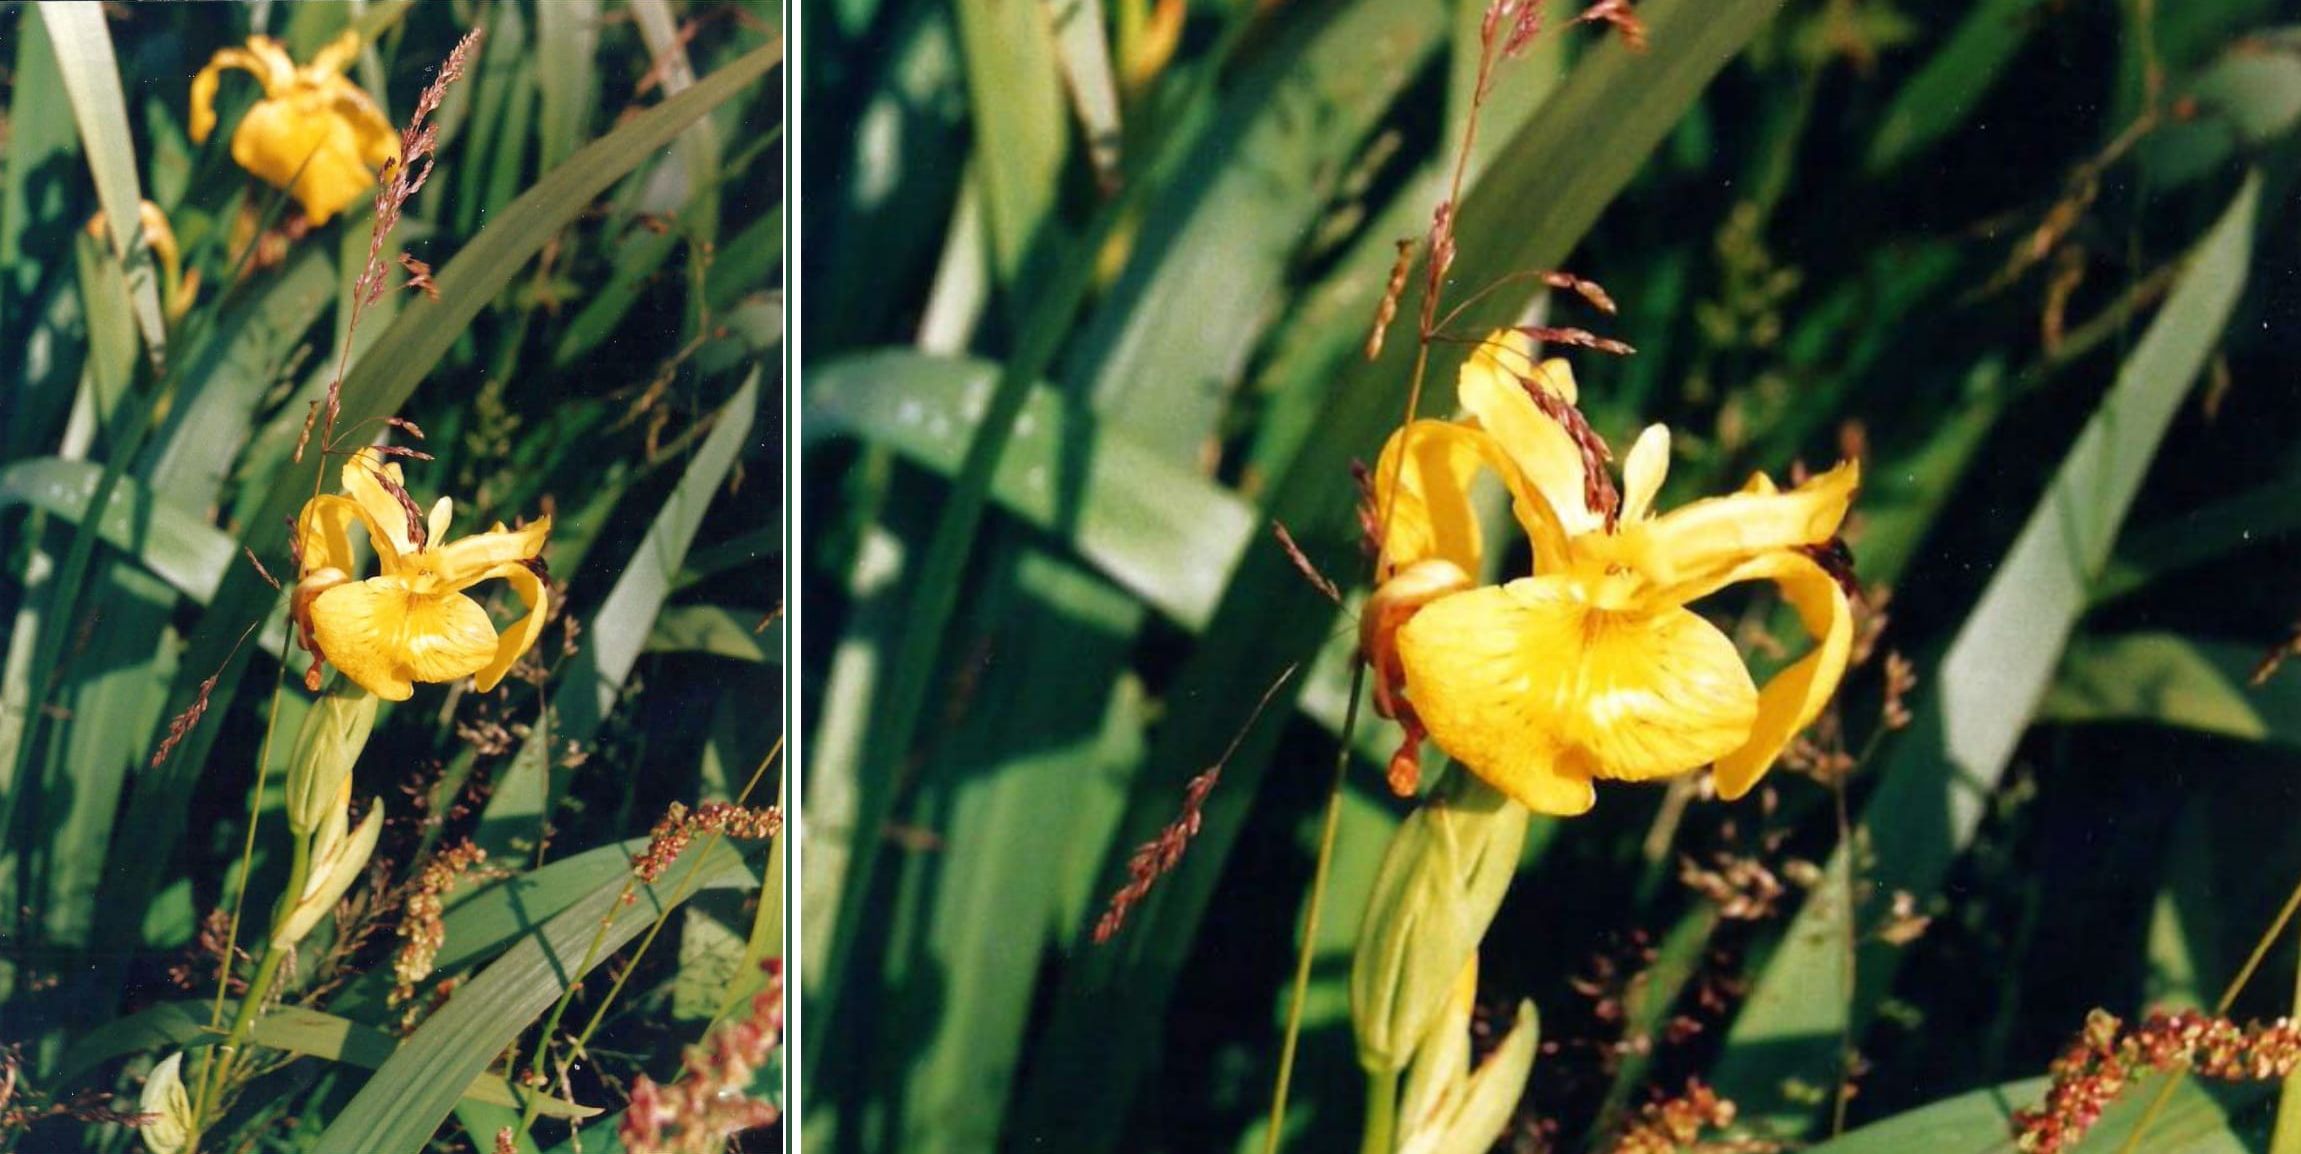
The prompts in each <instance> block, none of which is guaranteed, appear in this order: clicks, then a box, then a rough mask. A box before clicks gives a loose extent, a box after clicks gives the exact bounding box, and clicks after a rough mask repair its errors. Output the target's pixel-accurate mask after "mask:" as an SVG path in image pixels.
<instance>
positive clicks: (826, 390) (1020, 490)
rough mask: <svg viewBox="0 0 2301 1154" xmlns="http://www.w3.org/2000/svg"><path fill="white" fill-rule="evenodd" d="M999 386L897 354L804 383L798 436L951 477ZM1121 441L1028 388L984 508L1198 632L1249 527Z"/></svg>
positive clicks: (938, 361) (967, 368)
mask: <svg viewBox="0 0 2301 1154" xmlns="http://www.w3.org/2000/svg"><path fill="white" fill-rule="evenodd" d="M998 373H999V369H998V366H997V365H993V364H989V363H987V362H983V361H976V360H969V359H962V358H947V357H933V356H925V355H922V354H918V353H912V352H905V351H896V350H889V351H886V352H879V353H866V354H863V355H860V356H857V357H854V358H851V359H846V360H840V361H836V362H832V363H830V364H826V365H823V366H821V367H818V368H815V369H811V370H810V371H809V373H808V378H809V388H808V394H807V400H806V404H805V410H804V412H803V414H802V416H801V420H800V428H801V429H802V431H803V432H802V435H803V436H805V437H807V438H810V439H812V438H818V437H823V436H827V435H845V436H854V437H861V438H864V439H867V440H869V441H871V442H873V443H876V444H883V445H886V446H888V447H889V448H892V449H894V450H895V451H896V452H898V453H901V454H902V455H904V456H905V457H908V458H910V459H911V460H913V461H916V462H918V463H919V464H921V465H924V466H926V467H928V468H930V469H933V470H935V471H936V472H938V473H945V474H950V473H956V472H957V471H958V468H959V465H960V463H961V460H962V458H964V457H965V455H966V450H967V445H968V443H969V442H970V441H971V440H972V439H973V437H974V436H975V433H976V430H977V427H978V426H979V423H980V422H981V420H982V416H983V405H984V401H985V399H986V398H987V397H988V396H989V393H990V389H991V386H992V384H993V382H994V380H995V379H996V378H997V376H998ZM1126 428H1127V426H1125V425H1123V424H1120V423H1105V422H1101V421H1097V420H1095V419H1093V418H1090V417H1087V416H1085V415H1084V414H1081V413H1080V412H1078V411H1077V409H1076V408H1075V407H1073V406H1071V405H1068V404H1066V403H1065V402H1064V401H1063V400H1062V398H1060V397H1059V396H1057V395H1056V394H1054V393H1053V392H1052V391H1051V390H1048V389H1046V388H1044V387H1040V388H1037V389H1034V390H1033V391H1032V393H1031V396H1030V398H1029V400H1027V401H1025V402H1024V404H1023V411H1022V415H1021V416H1019V417H1017V418H1016V420H1015V428H1014V433H1013V435H1012V439H1011V440H1010V441H1009V442H1008V447H1007V451H1006V453H1005V454H1004V455H1002V456H1001V457H1000V458H999V464H998V468H997V470H996V471H995V472H994V473H993V474H992V477H991V490H990V492H991V497H992V499H994V500H996V501H997V502H998V503H999V504H1000V505H1001V506H1003V507H1005V508H1006V509H1007V510H1008V511H1009V512H1011V513H1014V514H1015V515H1017V516H1020V517H1021V518H1022V519H1023V520H1025V521H1026V522H1028V523H1030V524H1033V525H1036V526H1039V527H1041V528H1044V529H1049V530H1053V531H1055V532H1057V533H1060V534H1062V535H1063V536H1064V537H1065V538H1066V539H1067V540H1068V541H1069V543H1070V544H1071V545H1072V547H1073V548H1075V549H1076V550H1077V551H1078V553H1079V554H1080V556H1082V557H1084V558H1086V559H1087V560H1088V561H1090V562H1093V563H1094V564H1095V565H1096V566H1097V567H1098V568H1100V569H1101V570H1102V571H1103V572H1104V573H1105V574H1107V575H1108V576H1109V577H1110V578H1111V579H1112V580H1113V581H1116V582H1118V583H1119V584H1120V585H1121V586H1124V587H1125V588H1126V589H1128V590H1129V591H1130V592H1132V593H1134V594H1135V595H1136V596H1138V597H1141V598H1142V599H1143V600H1144V601H1145V602H1147V603H1149V604H1150V605H1151V606H1152V607H1153V608H1155V609H1157V610H1159V611H1160V612H1162V613H1165V614H1166V615H1167V616H1169V617H1171V618H1173V619H1175V620H1176V621H1178V622H1180V623H1182V624H1183V625H1185V626H1187V627H1190V628H1193V629H1196V628H1198V627H1201V626H1203V625H1204V624H1205V623H1206V620H1207V618H1208V616H1209V615H1210V614H1211V613H1212V612H1213V609H1214V605H1215V602H1216V600H1217V598H1219V597H1220V595H1221V593H1222V583H1223V580H1224V576H1225V574H1227V573H1228V572H1229V571H1230V569H1231V567H1232V564H1233V561H1234V559H1235V558H1236V557H1237V556H1238V555H1239V554H1240V553H1241V552H1242V551H1244V550H1245V549H1246V548H1248V547H1249V538H1251V537H1252V535H1253V532H1254V529H1253V515H1252V514H1251V513H1250V512H1249V510H1248V508H1247V506H1246V504H1245V503H1244V502H1241V501H1240V500H1238V498H1236V497H1233V496H1231V495H1230V494H1228V493H1226V492H1224V491H1223V490H1222V489H1220V488H1218V487H1216V486H1215V485H1213V484H1212V483H1210V482H1208V481H1207V480H1206V479H1205V478H1203V477H1200V476H1198V475H1197V474H1195V473H1192V472H1191V471H1189V470H1188V469H1186V468H1184V467H1181V466H1178V465H1175V464H1173V463H1171V462H1170V461H1169V460H1168V459H1167V458H1166V457H1165V456H1163V455H1161V454H1160V453H1159V452H1157V451H1156V450H1154V449H1153V448H1151V447H1150V446H1148V445H1145V444H1143V443H1142V442H1140V441H1139V440H1138V439H1136V438H1135V437H1133V436H1131V435H1129V434H1128V433H1127V432H1126Z"/></svg>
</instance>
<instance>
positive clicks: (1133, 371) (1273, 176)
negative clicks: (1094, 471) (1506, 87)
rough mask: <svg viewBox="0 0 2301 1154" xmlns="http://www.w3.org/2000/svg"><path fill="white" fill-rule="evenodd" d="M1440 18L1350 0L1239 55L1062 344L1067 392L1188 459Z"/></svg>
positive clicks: (1370, 0)
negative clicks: (1114, 276)
mask: <svg viewBox="0 0 2301 1154" xmlns="http://www.w3.org/2000/svg"><path fill="white" fill-rule="evenodd" d="M1446 32H1447V20H1446V15H1445V6H1444V5H1442V4H1440V3H1438V2H1437V0H1361V2H1359V3H1353V4H1348V5H1342V6H1338V7H1337V8H1336V9H1335V10H1334V11H1333V12H1332V13H1331V15H1330V16H1329V17H1328V18H1325V19H1321V20H1318V21H1307V22H1303V23H1301V24H1299V25H1297V27H1296V30H1295V32H1294V33H1293V34H1292V35H1291V38H1290V40H1289V41H1288V42H1287V43H1286V44H1284V45H1282V46H1278V47H1274V49H1273V50H1272V51H1270V52H1269V53H1267V54H1265V56H1264V58H1263V59H1262V60H1261V61H1260V62H1259V63H1258V64H1256V65H1255V66H1253V67H1250V68H1248V69H1247V70H1245V71H1244V73H1243V74H1242V75H1241V76H1240V78H1239V80H1238V83H1237V85H1236V86H1235V87H1234V88H1231V89H1230V90H1229V91H1227V92H1226V93H1225V94H1224V97H1223V100H1222V102H1221V104H1220V105H1218V106H1217V107H1216V109H1215V110H1214V112H1213V114H1212V119H1213V122H1214V124H1215V125H1216V126H1217V127H1213V128H1210V129H1208V130H1207V131H1205V132H1204V133H1203V134H1202V136H1201V138H1200V139H1199V140H1198V141H1196V142H1194V145H1193V147H1192V148H1191V149H1190V151H1189V152H1188V153H1187V154H1186V155H1185V156H1183V157H1182V158H1181V159H1180V160H1179V161H1177V162H1175V164H1174V165H1173V167H1174V168H1175V169H1176V172H1175V173H1174V175H1173V176H1172V177H1169V178H1166V183H1165V184H1164V185H1162V188H1161V193H1160V196H1159V198H1158V199H1157V200H1156V201H1155V202H1154V203H1153V206H1152V208H1151V209H1150V211H1149V212H1148V214H1147V215H1146V217H1145V219H1144V221H1143V224H1142V228H1141V229H1140V230H1139V231H1138V232H1137V233H1136V234H1135V237H1134V239H1133V241H1132V245H1131V251H1132V252H1133V253H1134V258H1133V259H1132V260H1131V261H1130V262H1129V264H1128V267H1127V271H1126V273H1125V274H1124V275H1123V276H1121V277H1120V278H1119V280H1118V282H1117V283H1116V284H1114V285H1113V286H1111V289H1110V292H1109V293H1108V294H1107V295H1106V296H1105V297H1104V298H1103V300H1102V301H1101V302H1100V303H1099V304H1098V305H1097V306H1096V307H1095V310H1094V313H1093V315H1092V317H1091V318H1090V320H1089V322H1088V324H1087V327H1086V330H1085V332H1084V333H1083V334H1081V337H1080V339H1079V343H1078V345H1077V347H1076V348H1075V349H1074V350H1073V353H1072V355H1071V356H1070V358H1069V361H1070V369H1071V372H1070V373H1069V374H1068V375H1070V376H1072V377H1074V378H1075V379H1076V381H1077V386H1078V391H1077V392H1075V393H1073V394H1072V395H1074V396H1081V397H1091V398H1092V403H1093V406H1094V411H1095V412H1096V413H1097V414H1098V415H1100V416H1103V417H1105V418H1106V419H1109V420H1112V421H1115V422H1116V423H1117V424H1118V425H1119V427H1122V428H1125V429H1128V430H1131V431H1133V432H1134V434H1135V435H1136V436H1137V437H1139V438H1141V439H1142V440H1143V442H1144V443H1145V444H1146V445H1147V446H1148V447H1149V448H1151V449H1153V450H1155V451H1156V452H1158V453H1159V455H1161V456H1162V457H1164V458H1165V459H1167V460H1169V461H1172V462H1175V463H1177V464H1186V465H1187V464H1188V463H1189V462H1191V461H1192V460H1193V459H1194V458H1195V457H1196V455H1197V454H1198V452H1199V450H1200V447H1201V445H1202V444H1203V443H1204V442H1205V440H1206V438H1207V437H1208V436H1210V435H1213V433H1214V431H1215V426H1216V421H1217V419H1218V418H1219V417H1220V415H1221V414H1222V412H1223V411H1224V410H1225V409H1226V408H1227V407H1228V405H1229V403H1230V399H1231V394H1232V392H1233V390H1234V389H1235V388H1236V387H1237V386H1238V383H1239V377H1240V375H1241V371H1242V369H1243V368H1244V366H1245V365H1246V364H1247V362H1248V360H1249V357H1250V356H1251V354H1252V353H1253V351H1254V348H1255V346H1256V344H1257V342H1259V341H1260V340H1261V339H1262V338H1263V336H1264V335H1265V334H1266V332H1267V331H1268V329H1269V326H1270V324H1271V322H1272V320H1273V319H1274V318H1275V317H1276V316H1277V315H1278V314H1279V313H1280V311H1281V307H1282V305H1283V303H1284V301H1285V296H1286V291H1287V287H1288V286H1287V284H1286V280H1287V277H1288V275H1289V274H1291V273H1292V272H1294V270H1295V267H1296V264H1297V262H1299V261H1301V260H1302V259H1303V249H1304V247H1305V246H1306V245H1308V244H1311V243H1313V240H1314V238H1313V235H1312V234H1313V227H1314V225H1315V224H1316V223H1317V221H1318V219H1319V218H1320V216H1321V215H1323V214H1324V213H1325V212H1327V211H1328V210H1327V205H1328V203H1329V201H1331V200H1332V199H1333V198H1334V196H1335V195H1336V186H1337V185H1338V184H1339V183H1340V182H1341V181H1342V180H1343V179H1344V177H1345V176H1346V174H1348V173H1349V172H1350V171H1351V164H1350V161H1351V157H1352V155H1353V154H1354V153H1355V151H1356V150H1357V148H1358V146H1359V145H1360V144H1361V142H1362V139H1363V137H1364V136H1365V134H1366V133H1367V132H1369V131H1370V130H1372V129H1373V128H1374V127H1375V126H1376V125H1377V123H1378V122H1379V121H1380V119H1381V118H1382V116H1383V115H1384V114H1385V113H1386V112H1388V111H1389V110H1390V109H1391V106H1392V104H1393V103H1394V102H1395V101H1396V99H1397V98H1398V95H1399V92H1400V90H1402V89H1404V88H1405V87H1406V86H1407V85H1408V83H1409V82H1411V81H1412V80H1413V79H1414V77H1415V75H1416V74H1417V73H1418V72H1420V71H1421V70H1422V69H1423V67H1424V66H1425V65H1427V64H1428V62H1429V60H1430V58H1431V56H1432V54H1433V52H1434V51H1435V50H1436V49H1437V48H1438V47H1439V46H1440V45H1442V44H1443V43H1445V39H1446ZM1521 79H1525V78H1523V77H1520V76H1517V75H1513V76H1511V78H1510V80H1511V83H1512V85H1513V86H1515V84H1516V83H1517V81H1519V80H1521ZM1242 156H1250V157H1253V158H1254V160H1253V162H1252V163H1240V162H1239V161H1240V158H1241V157H1242ZM1429 211H1430V208H1429V206H1428V205H1427V204H1423V205H1416V206H1414V209H1413V212H1414V214H1415V215H1416V216H1418V217H1423V218H1427V216H1428V214H1429ZM1382 247H1384V248H1385V249H1387V248H1388V238H1385V240H1384V242H1383V245H1382ZM1385 271H1387V269H1385ZM1371 315H1372V310H1371V308H1369V310H1368V312H1367V314H1366V315H1365V316H1360V317H1355V318H1352V320H1351V322H1349V324H1350V327H1353V328H1357V327H1360V326H1363V325H1364V324H1365V322H1366V320H1367V318H1368V317H1370V316H1371ZM1361 336H1362V337H1363V333H1361Z"/></svg>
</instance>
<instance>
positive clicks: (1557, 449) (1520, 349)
mask: <svg viewBox="0 0 2301 1154" xmlns="http://www.w3.org/2000/svg"><path fill="white" fill-rule="evenodd" d="M1533 347H1534V346H1533V341H1532V340H1531V339H1530V338H1528V337H1527V336H1526V335H1525V334H1524V333H1520V332H1515V331H1511V332H1501V333H1496V334H1494V335H1492V336H1489V337H1488V338H1487V339H1486V341H1485V343H1484V344H1482V345H1480V346H1479V348H1478V351H1477V352H1476V353H1474V354H1472V355H1471V357H1470V359H1469V360H1468V361H1466V362H1464V363H1463V365H1462V375H1461V377H1460V379H1459V380H1458V382H1457V384H1456V388H1455V393H1456V397H1457V399H1459V400H1460V401H1461V403H1462V407H1463V408H1464V409H1465V410H1467V411H1468V412H1469V413H1470V414H1471V415H1472V416H1474V417H1476V418H1478V424H1479V426H1480V427H1482V428H1484V429H1485V430H1486V431H1487V432H1488V433H1490V434H1492V435H1493V437H1494V441H1495V444H1497V445H1499V446H1500V447H1501V450H1502V452H1503V453H1504V454H1505V455H1507V456H1508V457H1509V459H1510V460H1511V461H1512V462H1513V463H1515V464H1516V465H1517V468H1518V472H1519V473H1521V474H1522V475H1524V477H1525V478H1526V481H1527V483H1528V484H1529V485H1530V486H1531V487H1532V489H1533V491H1534V492H1536V493H1538V494H1540V495H1541V497H1542V499H1543V500H1544V501H1545V502H1547V503H1548V505H1549V507H1550V512H1551V515H1552V519H1554V520H1555V521H1557V523H1558V524H1560V525H1561V526H1563V527H1564V528H1565V530H1566V532H1567V534H1568V535H1570V536H1579V535H1581V534H1583V533H1587V532H1590V531H1592V530H1594V529H1597V528H1600V527H1602V526H1603V525H1604V524H1605V517H1604V515H1603V514H1602V513H1600V512H1594V511H1592V510H1591V509H1590V507H1589V501H1588V498H1587V495H1586V493H1585V489H1584V480H1585V476H1586V475H1585V473H1584V472H1583V469H1582V450H1581V447H1580V446H1579V445H1577V444H1576V443H1575V441H1574V437H1573V435H1572V434H1570V433H1568V432H1567V431H1566V429H1565V427H1564V426H1562V425H1560V424H1559V423H1558V422H1557V421H1555V420H1552V419H1551V418H1550V416H1549V414H1547V413H1544V412H1543V411H1542V410H1541V408H1540V407H1539V406H1537V405H1536V404H1535V403H1534V398H1533V397H1531V396H1529V395H1528V394H1527V391H1526V390H1527V389H1528V388H1535V389H1540V390H1542V391H1543V392H1545V393H1547V394H1549V395H1550V396H1553V397H1555V398H1557V399H1558V400H1560V401H1561V402H1563V403H1565V404H1569V405H1571V404H1573V403H1574V398H1575V388H1574V371H1573V370H1572V369H1571V368H1569V367H1568V366H1567V364H1566V362H1564V361H1559V360H1551V361H1544V362H1542V363H1541V364H1536V363H1534V360H1533V358H1532V351H1533ZM1528 529H1529V531H1531V530H1532V529H1533V526H1532V525H1529V526H1528Z"/></svg>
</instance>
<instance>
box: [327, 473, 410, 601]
mask: <svg viewBox="0 0 2301 1154" xmlns="http://www.w3.org/2000/svg"><path fill="white" fill-rule="evenodd" d="M337 479H338V480H340V481H341V482H342V483H343V487H344V492H345V493H348V494H350V495H351V499H352V500H354V501H357V502H359V506H360V508H361V509H362V510H364V511H365V512H366V513H367V518H368V523H369V525H370V526H371V527H372V528H373V529H375V530H376V531H377V532H380V533H382V534H383V536H384V542H385V543H386V544H388V545H390V546H391V549H390V550H389V551H388V553H387V554H386V558H385V561H384V571H385V572H387V573H389V572H392V571H393V568H394V567H395V566H396V565H397V563H398V560H399V555H400V554H403V553H413V552H415V542H414V541H412V540H410V539H409V537H408V533H407V508H406V506H403V505H401V504H400V503H399V498H397V497H394V496H392V493H391V490H390V489H388V488H386V487H385V486H384V482H385V481H389V482H391V483H392V484H393V485H397V486H399V487H400V491H401V492H403V493H404V492H406V491H407V488H406V480H405V478H404V477H403V476H402V475H401V473H400V467H399V462H397V461H386V460H384V459H383V455H382V454H380V453H378V452H376V451H375V450H374V449H373V448H366V449H361V450H360V451H359V452H356V453H353V454H352V457H351V460H348V461H345V462H344V467H343V470H342V472H341V473H339V474H338V478H337ZM377 552H379V553H385V552H386V551H385V550H382V549H378V550H377Z"/></svg>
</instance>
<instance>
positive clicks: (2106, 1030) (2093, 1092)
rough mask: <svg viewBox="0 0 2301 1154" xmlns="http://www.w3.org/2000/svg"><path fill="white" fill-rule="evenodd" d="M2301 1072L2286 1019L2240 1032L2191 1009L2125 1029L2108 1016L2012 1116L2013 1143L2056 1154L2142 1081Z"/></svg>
mask: <svg viewBox="0 0 2301 1154" xmlns="http://www.w3.org/2000/svg"><path fill="white" fill-rule="evenodd" d="M2296 1066H2301V1025H2296V1024H2295V1023H2294V1022H2293V1020H2292V1019H2290V1018H2279V1019H2277V1020H2276V1021H2274V1022H2269V1023H2267V1024H2262V1023H2250V1024H2247V1025H2243V1026H2240V1025H2238V1024H2236V1023H2235V1022H2232V1021H2230V1020H2229V1019H2227V1018H2224V1017H2218V1016H2213V1015H2207V1014H2203V1013H2199V1012H2197V1011H2195V1010H2183V1011H2180V1012H2178V1013H2164V1012H2159V1013H2154V1014H2151V1015H2149V1016H2148V1017H2147V1018H2144V1019H2142V1022H2141V1025H2140V1026H2138V1027H2136V1028H2134V1029H2132V1030H2127V1029H2126V1028H2125V1023H2124V1022H2123V1021H2121V1020H2119V1019H2118V1017H2117V1016H2116V1015H2114V1014H2111V1013H2109V1012H2108V1011H2106V1010H2095V1011H2093V1012H2092V1013H2091V1014H2088V1015H2086V1019H2085V1029H2084V1030H2083V1031H2082V1032H2080V1033H2079V1034H2078V1036H2077V1038H2076V1039H2075V1040H2074V1041H2072V1042H2071V1043H2070V1044H2069V1048H2068V1049H2067V1050H2064V1051H2063V1052H2062V1055H2061V1057H2059V1058H2056V1059H2054V1062H2053V1065H2052V1067H2051V1072H2052V1074H2053V1085H2052V1086H2051V1087H2050V1088H2048V1089H2047V1090H2046V1092H2045V1101H2043V1102H2041V1103H2039V1104H2038V1106H2037V1107H2036V1108H2035V1109H2031V1110H2017V1111H2015V1112H2014V1116H2013V1132H2014V1138H2015V1140H2016V1141H2017V1142H2018V1143H2019V1145H2020V1146H2021V1149H2022V1150H2024V1151H2027V1152H2028V1154H2057V1152H2058V1151H2061V1150H2066V1149H2068V1148H2069V1147H2071V1146H2073V1145H2075V1144H2076V1143H2077V1141H2078V1140H2079V1139H2081V1138H2083V1137H2085V1133H2086V1131H2088V1130H2091V1129H2092V1128H2093V1126H2094V1124H2095V1123H2097V1122H2099V1121H2101V1114H2102V1111H2104V1110H2106V1109H2108V1108H2109V1105H2110V1103H2112V1102H2114V1101H2116V1100H2117V1097H2118V1095H2120V1094H2122V1093H2124V1092H2125V1090H2126V1089H2127V1088H2128V1087H2130V1086H2132V1085H2133V1083H2134V1082H2135V1081H2136V1080H2137V1079H2139V1078H2141V1077H2142V1076H2143V1075H2146V1074H2149V1073H2153V1072H2157V1071H2165V1070H2172V1069H2176V1068H2179V1067H2187V1068H2188V1069H2189V1070H2190V1071H2192V1072H2194V1073H2196V1074H2198V1075H2200V1076H2202V1077H2206V1078H2213V1079H2216V1080H2218V1081H2224V1082H2260V1081H2267V1080H2269V1079H2271V1078H2283V1077H2284V1076H2286V1075H2287V1074H2290V1073H2292V1072H2293V1070H2294V1068H2295V1067H2296Z"/></svg>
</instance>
